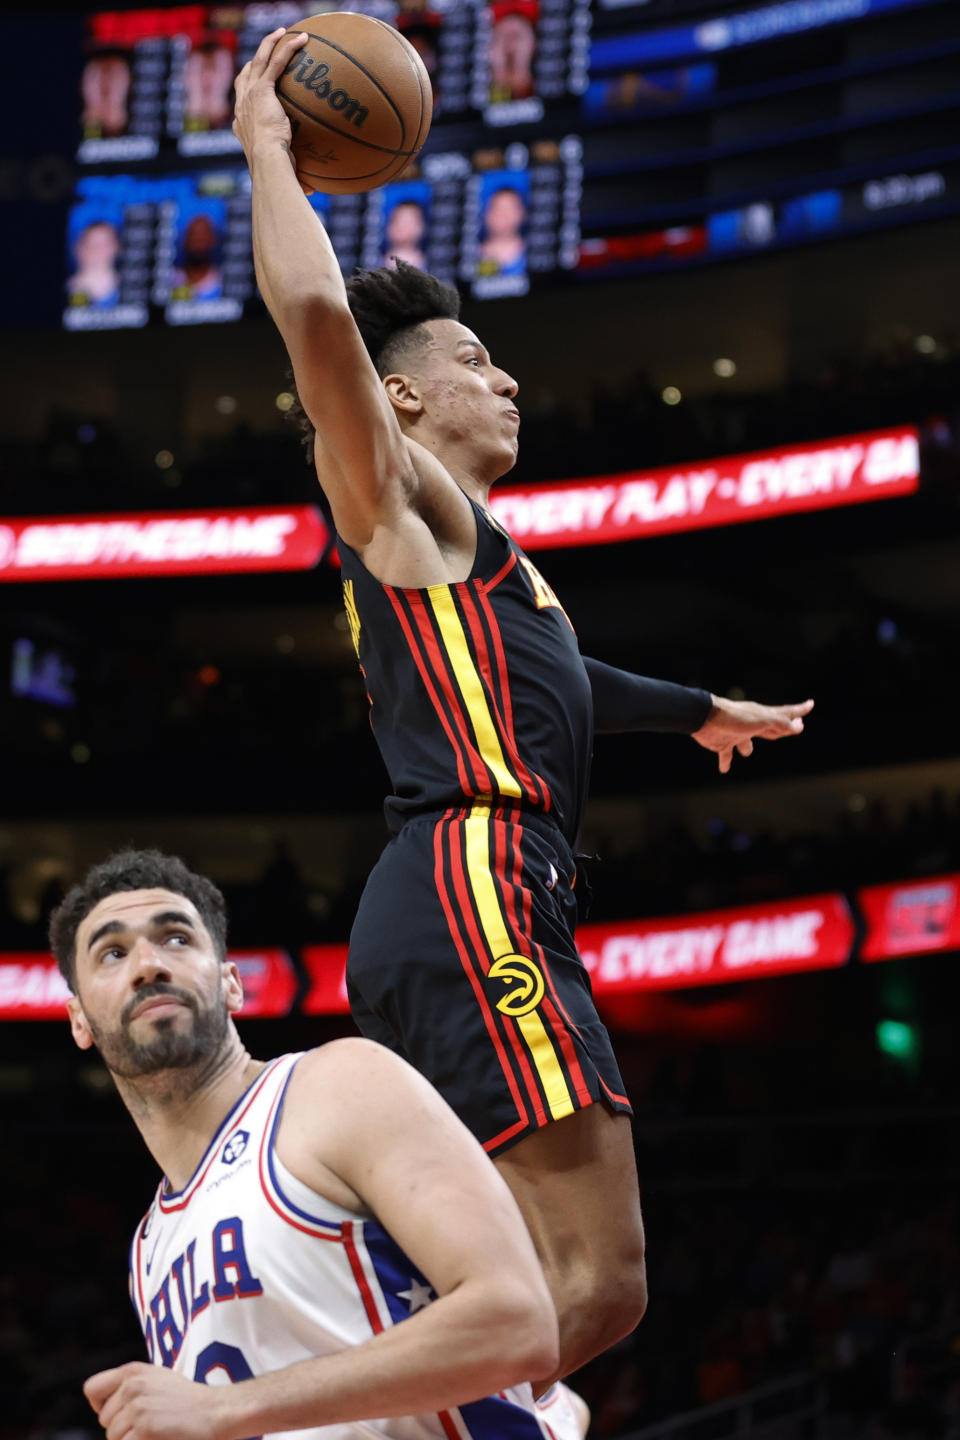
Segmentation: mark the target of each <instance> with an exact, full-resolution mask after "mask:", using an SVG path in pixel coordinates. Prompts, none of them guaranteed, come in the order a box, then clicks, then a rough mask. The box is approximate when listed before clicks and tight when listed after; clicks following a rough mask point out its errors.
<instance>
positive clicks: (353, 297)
mask: <svg viewBox="0 0 960 1440" xmlns="http://www.w3.org/2000/svg"><path fill="white" fill-rule="evenodd" d="M394 265H395V266H396V268H395V269H393V268H388V267H387V266H385V265H384V266H381V267H380V268H379V269H376V270H358V271H357V272H356V274H354V275H352V276H351V277H350V279H349V280H348V281H347V301H348V303H349V305H350V313H351V314H352V316H353V318H354V320H355V321H356V322H357V329H358V330H359V331H360V337H361V339H362V340H363V343H364V345H365V346H366V349H367V354H368V355H369V356H370V359H371V360H372V361H373V363H374V365H375V367H376V370H377V374H378V375H379V376H380V377H381V379H382V378H383V376H384V375H389V374H390V373H391V372H392V371H394V370H396V368H397V366H398V365H399V364H401V363H402V362H403V361H404V360H406V359H407V358H408V357H409V356H410V355H411V354H412V353H413V352H414V350H415V349H416V344H417V333H416V332H417V330H418V328H419V327H420V326H421V325H423V324H424V323H425V322H426V321H427V320H458V319H459V318H460V295H459V293H458V291H457V290H455V289H454V287H453V286H452V285H447V284H445V282H444V281H443V280H438V279H437V277H436V276H435V275H429V274H427V272H426V271H425V270H418V268H417V266H416V265H411V264H410V263H409V261H407V260H400V259H397V260H395V261H394ZM291 378H292V377H291ZM294 394H296V390H294ZM288 414H289V417H290V419H292V420H293V421H294V422H295V423H296V424H298V425H299V427H300V431H301V435H302V438H303V442H304V445H306V446H307V447H308V448H309V450H310V454H311V456H312V450H313V433H314V432H313V426H312V425H311V424H310V421H309V419H308V418H307V415H306V413H305V411H304V409H303V407H302V405H301V404H300V399H299V396H297V403H296V405H295V406H294V407H293V408H292V409H291V410H290V411H289V412H288Z"/></svg>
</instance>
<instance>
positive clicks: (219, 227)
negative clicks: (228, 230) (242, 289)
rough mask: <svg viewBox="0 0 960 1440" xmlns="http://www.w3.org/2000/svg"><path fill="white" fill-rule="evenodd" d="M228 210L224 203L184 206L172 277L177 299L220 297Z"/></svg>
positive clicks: (217, 201) (206, 202)
mask: <svg viewBox="0 0 960 1440" xmlns="http://www.w3.org/2000/svg"><path fill="white" fill-rule="evenodd" d="M225 225H226V213H225V210H224V206H223V202H222V201H220V200H212V199H208V198H206V197H205V198H204V200H203V202H202V205H198V206H197V207H194V208H187V207H181V209H180V213H179V215H178V217H177V263H176V267H175V269H174V271H173V273H172V275H171V277H170V279H171V286H172V296H173V299H174V300H219V298H220V296H221V295H222V294H223V275H222V272H221V270H220V254H221V250H222V246H223V232H224V228H225Z"/></svg>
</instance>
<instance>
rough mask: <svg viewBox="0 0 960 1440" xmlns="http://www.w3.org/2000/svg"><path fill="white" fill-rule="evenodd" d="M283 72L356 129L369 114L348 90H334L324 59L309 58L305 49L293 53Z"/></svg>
mask: <svg viewBox="0 0 960 1440" xmlns="http://www.w3.org/2000/svg"><path fill="white" fill-rule="evenodd" d="M284 73H285V74H287V75H290V76H291V77H292V78H293V79H294V80H295V81H296V83H297V84H298V85H302V86H303V88H304V90H309V92H310V94H311V95H316V97H317V99H318V100H326V102H327V104H328V105H329V106H330V108H331V110H336V111H337V113H338V114H340V115H342V116H343V117H344V119H345V120H350V121H352V122H353V124H354V125H355V126H356V127H357V129H358V130H359V129H360V128H361V127H362V126H363V123H364V121H365V120H366V119H367V117H368V115H369V114H370V111H369V109H368V108H367V106H366V105H361V104H360V101H359V100H355V99H354V98H353V96H352V95H351V94H350V93H349V91H347V90H344V89H342V88H341V89H336V90H335V89H334V88H333V82H332V81H331V80H330V79H329V76H330V66H329V65H328V64H327V63H326V61H325V60H313V59H311V57H310V56H309V55H308V54H307V53H306V51H305V50H299V51H298V52H297V53H296V55H294V57H293V59H292V60H291V61H290V64H289V65H288V66H287V68H286V71H285V72H284Z"/></svg>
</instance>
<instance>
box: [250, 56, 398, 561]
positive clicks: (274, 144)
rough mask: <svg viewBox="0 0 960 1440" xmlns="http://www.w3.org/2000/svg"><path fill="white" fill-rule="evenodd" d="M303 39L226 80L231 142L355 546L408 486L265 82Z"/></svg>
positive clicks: (264, 275)
mask: <svg viewBox="0 0 960 1440" xmlns="http://www.w3.org/2000/svg"><path fill="white" fill-rule="evenodd" d="M306 39H307V36H306V35H305V34H304V33H302V32H299V33H298V32H288V33H286V34H284V32H283V31H276V30H275V31H274V32H273V33H272V34H271V35H268V36H266V38H265V39H264V40H263V42H262V43H261V45H260V47H259V49H258V50H257V53H256V55H255V56H254V58H253V59H252V60H250V61H248V63H247V64H246V65H245V66H244V67H243V69H242V70H241V71H240V74H239V75H238V76H237V82H236V89H237V108H236V118H235V120H234V125H233V128H234V132H235V134H236V135H237V137H238V138H239V140H240V142H241V144H242V145H243V148H244V152H245V154H246V157H247V163H248V165H249V166H250V175H251V179H252V182H253V256H254V264H255V266H256V272H257V282H258V284H259V286H260V290H261V293H262V294H263V298H264V300H265V301H266V304H267V308H268V309H269V311H270V314H271V315H272V316H273V319H274V321H275V322H276V325H277V328H278V330H279V331H280V334H281V335H282V337H283V341H284V344H285V345H286V347H287V352H288V354H289V356H290V360H291V363H292V365H293V373H294V378H295V380H296V385H297V391H298V393H299V396H300V400H301V403H302V405H303V407H304V410H305V411H306V413H307V415H308V416H309V418H310V421H311V423H312V425H313V426H314V428H315V429H316V431H317V435H318V438H319V441H320V444H321V446H322V451H323V460H324V464H323V487H324V490H325V492H326V494H327V498H328V499H329V501H330V504H331V508H332V510H333V515H334V520H335V522H336V526H337V530H338V532H339V534H340V535H342V537H343V538H344V539H345V540H346V541H347V542H348V544H352V545H354V546H356V547H358V548H361V549H362V548H363V546H364V545H365V544H366V543H367V541H368V540H369V538H370V536H371V534H372V532H373V530H374V529H375V528H376V526H377V525H378V524H382V523H387V524H389V523H390V520H391V519H392V518H395V516H396V514H397V512H398V511H400V510H402V509H403V508H404V507H405V506H406V505H407V504H408V502H409V497H410V494H411V492H412V491H413V489H414V488H415V485H416V476H415V474H414V472H413V467H412V465H411V462H410V458H409V453H408V450H407V446H406V443H405V441H404V439H403V435H402V433H401V430H400V426H399V424H398V423H397V419H396V416H395V415H394V413H393V407H392V406H391V404H390V401H389V400H388V398H387V396H386V393H385V391H384V389H383V386H382V384H381V383H380V377H379V376H378V375H377V372H376V370H375V368H374V365H373V362H372V361H371V359H370V357H369V355H368V354H367V351H366V349H365V347H364V344H363V341H362V339H361V337H360V332H359V330H358V329H357V327H356V324H355V323H354V320H353V316H352V315H351V314H350V308H349V306H348V304H347V292H346V287H345V286H344V283H343V277H342V275H341V273H340V265H339V263H338V261H337V257H336V255H335V253H334V250H333V246H332V245H331V244H330V240H329V238H328V236H327V232H326V230H325V229H324V228H323V225H322V224H321V222H320V219H319V217H318V216H317V214H316V213H315V212H314V210H313V207H312V206H311V205H310V202H309V201H308V200H307V198H306V195H304V194H303V192H302V190H301V188H300V184H299V182H298V180H297V176H296V171H295V169H294V165H293V158H292V155H291V151H290V143H291V138H292V137H291V130H290V122H289V120H288V119H287V116H286V114H285V112H284V110H283V107H282V106H281V104H280V102H279V100H278V99H277V93H276V84H277V80H278V79H279V77H280V76H281V75H282V73H283V71H284V69H285V68H286V66H287V65H288V64H289V62H290V60H291V59H292V57H293V56H294V55H295V53H296V51H297V50H298V49H299V48H300V47H301V46H302V45H303V44H304V43H305V42H306Z"/></svg>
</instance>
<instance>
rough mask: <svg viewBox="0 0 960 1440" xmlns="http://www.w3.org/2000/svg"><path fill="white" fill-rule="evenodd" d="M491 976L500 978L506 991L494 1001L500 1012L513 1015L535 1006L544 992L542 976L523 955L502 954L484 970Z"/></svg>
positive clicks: (493, 978) (525, 1011) (494, 978)
mask: <svg viewBox="0 0 960 1440" xmlns="http://www.w3.org/2000/svg"><path fill="white" fill-rule="evenodd" d="M487 978H488V979H490V980H501V981H502V982H503V983H504V985H505V986H506V987H507V989H506V993H505V994H503V995H501V996H500V999H499V1000H497V1001H496V1002H495V1004H496V1007H497V1009H498V1010H499V1011H500V1014H501V1015H510V1016H511V1017H513V1018H514V1019H517V1018H519V1017H520V1016H521V1015H529V1014H530V1012H531V1010H536V1008H537V1006H538V1005H539V1004H540V1001H541V1000H542V999H543V995H544V989H545V986H544V983H543V976H542V974H541V973H540V970H539V968H538V967H537V966H536V965H534V963H533V961H532V960H530V959H529V958H528V957H527V956H526V955H501V956H500V958H499V959H498V960H494V962H493V964H492V965H491V966H490V969H489V970H488V971H487Z"/></svg>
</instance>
